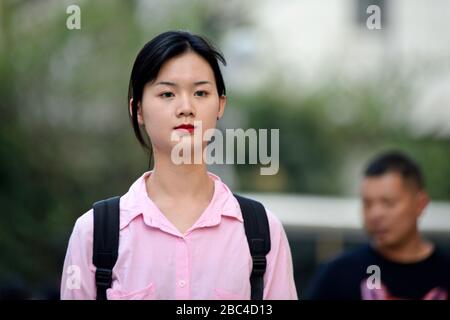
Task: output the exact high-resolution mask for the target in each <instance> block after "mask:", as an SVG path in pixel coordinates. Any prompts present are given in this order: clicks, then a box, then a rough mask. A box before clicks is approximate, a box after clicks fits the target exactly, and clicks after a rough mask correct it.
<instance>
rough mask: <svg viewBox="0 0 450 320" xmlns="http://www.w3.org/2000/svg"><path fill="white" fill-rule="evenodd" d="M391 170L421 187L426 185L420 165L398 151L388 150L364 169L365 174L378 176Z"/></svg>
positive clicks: (366, 175)
mask: <svg viewBox="0 0 450 320" xmlns="http://www.w3.org/2000/svg"><path fill="white" fill-rule="evenodd" d="M391 172H395V173H398V174H400V175H401V176H402V178H403V179H404V180H407V181H409V182H411V183H413V184H414V185H415V186H416V187H418V188H419V189H423V188H424V187H425V182H424V179H423V176H422V172H421V169H420V167H419V165H418V164H417V163H415V162H414V161H413V160H412V159H411V158H410V157H408V156H407V155H405V154H403V153H401V152H398V151H391V152H386V153H383V154H381V155H379V156H377V157H376V158H374V159H373V160H372V161H371V162H370V164H369V165H368V166H367V168H366V170H365V171H364V176H365V177H377V176H382V175H384V174H386V173H391Z"/></svg>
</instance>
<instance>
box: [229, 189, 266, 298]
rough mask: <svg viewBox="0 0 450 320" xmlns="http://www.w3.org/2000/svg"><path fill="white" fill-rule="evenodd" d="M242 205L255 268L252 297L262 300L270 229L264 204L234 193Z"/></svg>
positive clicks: (252, 279) (251, 278)
mask: <svg viewBox="0 0 450 320" xmlns="http://www.w3.org/2000/svg"><path fill="white" fill-rule="evenodd" d="M233 195H234V196H235V198H236V199H237V201H238V202H239V206H240V207H241V212H242V217H243V219H244V228H245V235H246V236H247V241H248V245H249V248H250V254H251V255H252V259H253V269H252V273H251V275H250V286H251V299H252V300H262V299H263V294H264V274H265V272H266V266H267V259H266V255H267V254H268V253H269V251H270V229H269V221H268V219H267V213H266V210H265V209H264V206H263V205H262V204H261V203H260V202H258V201H255V200H252V199H249V198H245V197H242V196H239V195H237V194H233Z"/></svg>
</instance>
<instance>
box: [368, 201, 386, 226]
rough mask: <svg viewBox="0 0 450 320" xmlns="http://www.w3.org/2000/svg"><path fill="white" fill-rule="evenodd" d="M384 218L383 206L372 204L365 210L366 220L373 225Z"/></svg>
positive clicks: (381, 221)
mask: <svg viewBox="0 0 450 320" xmlns="http://www.w3.org/2000/svg"><path fill="white" fill-rule="evenodd" d="M384 219H385V212H384V210H383V208H381V207H380V206H378V205H375V206H373V208H371V209H369V210H368V212H367V220H368V222H369V223H370V224H371V225H373V226H379V225H380V224H382V223H383V220H384Z"/></svg>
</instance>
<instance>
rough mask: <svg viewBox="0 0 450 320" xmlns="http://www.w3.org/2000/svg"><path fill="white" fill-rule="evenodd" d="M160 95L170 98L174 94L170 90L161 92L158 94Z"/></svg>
mask: <svg viewBox="0 0 450 320" xmlns="http://www.w3.org/2000/svg"><path fill="white" fill-rule="evenodd" d="M160 96H161V97H163V98H172V97H173V96H174V94H173V93H172V92H163V93H161V94H160Z"/></svg>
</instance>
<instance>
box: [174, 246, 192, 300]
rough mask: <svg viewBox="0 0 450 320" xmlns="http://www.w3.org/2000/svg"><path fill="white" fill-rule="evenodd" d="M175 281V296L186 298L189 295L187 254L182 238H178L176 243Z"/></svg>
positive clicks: (181, 298) (180, 298)
mask: <svg viewBox="0 0 450 320" xmlns="http://www.w3.org/2000/svg"><path fill="white" fill-rule="evenodd" d="M175 251H176V263H175V266H176V267H175V268H176V275H175V276H176V279H175V281H176V283H175V288H176V289H175V290H176V292H175V298H176V299H179V300H188V299H189V298H190V297H189V279H190V278H189V254H188V248H187V244H186V240H185V239H184V238H179V239H178V240H177V244H176V248H175Z"/></svg>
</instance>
